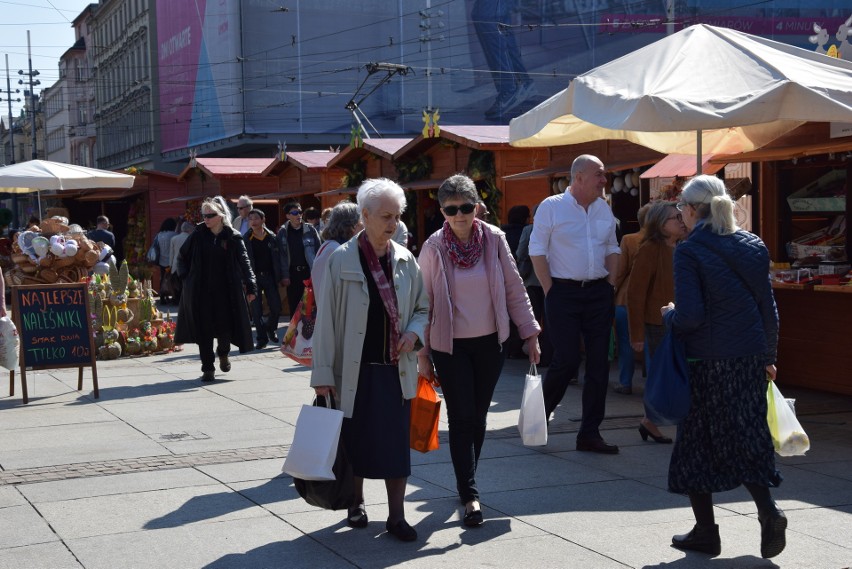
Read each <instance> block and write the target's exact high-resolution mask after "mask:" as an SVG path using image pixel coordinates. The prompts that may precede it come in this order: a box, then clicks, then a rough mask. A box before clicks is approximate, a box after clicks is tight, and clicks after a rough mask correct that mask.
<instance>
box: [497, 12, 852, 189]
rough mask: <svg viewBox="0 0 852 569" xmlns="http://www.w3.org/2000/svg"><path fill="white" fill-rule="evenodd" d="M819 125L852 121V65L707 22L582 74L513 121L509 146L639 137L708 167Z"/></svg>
mask: <svg viewBox="0 0 852 569" xmlns="http://www.w3.org/2000/svg"><path fill="white" fill-rule="evenodd" d="M810 121H815V122H833V121H837V122H852V62H849V61H843V60H840V59H836V58H832V57H828V56H826V55H821V54H818V53H815V52H812V51H808V50H804V49H800V48H797V47H793V46H791V45H788V44H783V43H779V42H775V41H772V40H768V39H765V38H761V37H758V36H753V35H749V34H744V33H742V32H737V31H734V30H730V29H727V28H717V27H713V26H708V25H705V24H698V25H695V26H691V27H689V28H686V29H684V30H682V31H680V32H678V33H676V34H672V35H670V36H666V37H665V38H663V39H661V40H659V41H656V42H654V43H652V44H650V45H647V46H645V47H644V48H641V49H638V50H636V51H634V52H632V53H629V54H628V55H625V56H624V57H621V58H619V59H616V60H614V61H611V62H609V63H607V64H604V65H601V66H599V67H596V68H595V69H592V70H590V71H588V72H586V73H584V74H583V75H580V76H578V77H577V78H575V79H574V80H573V81H571V83H570V85H569V86H568V88H567V89H565V90H563V91H561V92H559V93H557V94H556V95H554V96H552V97H550V98H549V99H547V100H546V101H544V102H543V103H541V104H539V105H538V106H536V107H534V108H533V109H531V110H530V111H528V112H526V113H524V114H523V115H521V116H519V117H516V118H515V119H513V120H512V122H511V123H510V129H509V140H510V143H511V144H512V145H513V146H521V147H532V146H559V145H566V144H577V143H580V142H588V141H593V140H604V139H620V140H629V141H631V142H635V143H636V144H639V145H642V146H645V147H647V148H651V149H653V150H657V151H658V152H663V153H666V154H691V155H695V156H697V158H698V162H700V160H701V155H702V154H736V153H739V152H748V151H751V150H755V149H757V148H760V147H761V146H764V145H765V144H767V143H769V142H771V141H772V140H774V139H776V138H778V137H779V136H781V135H783V134H785V133H787V132H789V131H791V130H793V129H794V128H796V127H798V126H800V125H802V124H804V123H805V122H810ZM699 172H700V164H699Z"/></svg>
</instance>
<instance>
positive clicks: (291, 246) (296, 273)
mask: <svg viewBox="0 0 852 569" xmlns="http://www.w3.org/2000/svg"><path fill="white" fill-rule="evenodd" d="M284 214H285V216H286V217H287V221H285V222H284V225H282V226H281V228H280V229H278V233H277V234H276V236H275V238H276V239H277V240H278V251H279V255H280V256H281V286H285V287H287V305H288V308H289V310H290V312H289V314H290V316H293V314H295V313H296V307H297V306H298V305H299V301H300V300H302V293H304V292H305V281H306V280H307V279H309V278H311V268H312V267H313V266H314V258H315V257H316V256H317V251H318V250H319V247H320V243H321V241H320V236H319V233H317V230H316V228H315V227H314V226H313V225H311V224H310V223H303V222H302V206H300V205H299V202H289V203H287V204H286V205H285V206H284Z"/></svg>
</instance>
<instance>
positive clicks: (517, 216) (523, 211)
mask: <svg viewBox="0 0 852 569" xmlns="http://www.w3.org/2000/svg"><path fill="white" fill-rule="evenodd" d="M506 219H507V221H508V222H509V223H506V224H505V225H503V226H502V227H500V229H502V230H503V231H505V232H506V242H507V243H508V244H509V250H510V251H511V252H512V257H514V258H515V260H516V261H517V259H518V244H519V243H520V242H521V233H523V232H524V227H526V226H527V222H528V221H529V220H530V208H529V207H528V206H525V205H516V206H513V207H512V208H511V209H509V213H508V214H507V215H506Z"/></svg>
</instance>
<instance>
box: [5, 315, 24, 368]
mask: <svg viewBox="0 0 852 569" xmlns="http://www.w3.org/2000/svg"><path fill="white" fill-rule="evenodd" d="M20 344H21V340H20V338H19V337H18V329H17V328H15V323H14V322H12V319H11V318H9V317H8V316H4V317H2V318H0V366H3V367H4V368H6V369H8V370H9V371H15V369H16V368H17V367H18V351H19V349H20V347H21V346H20Z"/></svg>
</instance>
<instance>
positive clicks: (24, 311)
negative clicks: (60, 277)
mask: <svg viewBox="0 0 852 569" xmlns="http://www.w3.org/2000/svg"><path fill="white" fill-rule="evenodd" d="M90 314H91V308H90V307H89V293H88V285H86V283H57V284H44V285H29V286H27V285H21V286H13V287H12V316H13V318H14V322H15V326H17V328H18V337H19V338H20V341H21V352H20V362H19V365H20V366H21V393H22V394H23V397H24V403H28V402H29V398H28V396H27V371H28V370H38V369H56V368H66V367H76V368H78V370H79V375H78V377H77V391H80V390H81V389H83V368H84V367H91V368H92V384H93V386H94V391H95V399H97V398H99V397H100V393H98V368H97V365H96V363H95V339H94V336H93V334H92V320H91V318H90V316H89V315H90ZM14 394H15V372H14V371H11V372H9V395H10V396H11V395H14Z"/></svg>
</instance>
